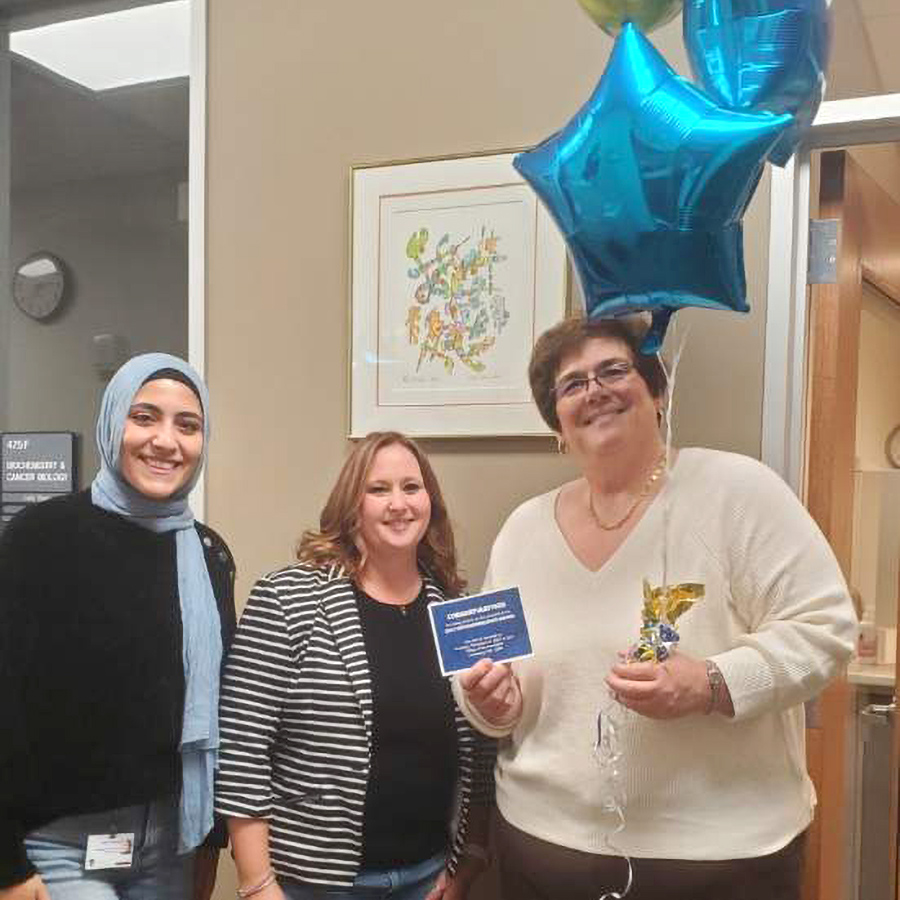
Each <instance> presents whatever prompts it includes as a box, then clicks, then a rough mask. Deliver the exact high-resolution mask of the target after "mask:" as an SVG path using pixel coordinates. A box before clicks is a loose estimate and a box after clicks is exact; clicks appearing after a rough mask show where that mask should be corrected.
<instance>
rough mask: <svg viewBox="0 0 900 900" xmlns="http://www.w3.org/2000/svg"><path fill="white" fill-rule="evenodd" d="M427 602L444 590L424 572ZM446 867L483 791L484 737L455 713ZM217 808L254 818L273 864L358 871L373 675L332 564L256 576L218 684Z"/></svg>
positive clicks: (318, 878) (487, 753)
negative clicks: (263, 825)
mask: <svg viewBox="0 0 900 900" xmlns="http://www.w3.org/2000/svg"><path fill="white" fill-rule="evenodd" d="M425 585H426V594H427V599H428V601H429V602H433V601H441V600H443V599H444V596H443V594H442V592H441V590H440V589H439V588H438V587H437V585H435V584H434V583H433V582H432V581H430V580H428V579H426V581H425ZM456 728H457V734H458V742H457V743H458V748H459V767H458V771H459V781H458V785H457V813H456V816H455V828H454V830H453V839H452V845H451V848H450V858H449V862H448V867H449V868H450V870H451V872H452V871H455V868H456V864H457V860H458V858H459V854H460V851H461V848H462V845H463V843H464V842H465V839H466V829H467V825H468V816H469V809H470V807H471V805H472V804H479V805H480V804H489V803H491V802H492V800H493V794H494V780H493V765H494V755H495V747H494V744H493V742H492V741H491V740H489V739H488V738H485V737H483V736H482V735H480V734H478V733H477V732H476V731H474V730H473V729H472V727H471V726H470V725H469V724H468V722H467V721H466V719H465V718H464V717H463V715H462V713H460V712H459V710H458V709H457V711H456ZM220 731H221V747H220V750H219V771H218V775H217V778H216V810H217V811H218V812H219V813H221V814H223V815H226V816H241V817H251V818H265V819H267V820H268V823H269V850H270V855H271V861H272V866H273V868H274V869H275V872H276V874H278V875H279V876H286V877H288V878H296V879H299V880H301V881H305V882H310V883H313V884H321V885H334V886H337V887H347V886H350V885H352V883H353V880H354V878H355V877H356V875H357V874H358V872H359V868H360V860H361V855H362V835H363V813H364V808H365V802H366V784H367V782H368V778H369V763H370V747H371V740H372V685H371V677H370V672H369V663H368V659H367V657H366V649H365V644H364V641H363V633H362V626H361V624H360V620H359V614H358V611H357V607H356V597H355V594H354V590H353V584H352V582H351V581H350V579H349V578H347V577H346V576H344V575H343V572H342V570H341V569H340V568H339V567H333V568H331V569H321V568H319V569H317V568H312V567H310V566H305V565H294V566H290V567H288V568H285V569H282V570H280V571H278V572H274V573H272V574H270V575H268V576H266V577H265V578H261V579H260V580H259V581H258V582H257V583H256V585H255V587H254V588H253V591H252V592H251V594H250V598H249V600H248V601H247V606H246V608H245V610H244V613H243V615H242V616H241V620H240V624H239V625H238V630H237V634H236V636H235V639H234V643H233V645H232V648H231V652H230V654H229V657H228V663H227V666H226V670H225V676H224V681H223V683H222V690H221V711H220Z"/></svg>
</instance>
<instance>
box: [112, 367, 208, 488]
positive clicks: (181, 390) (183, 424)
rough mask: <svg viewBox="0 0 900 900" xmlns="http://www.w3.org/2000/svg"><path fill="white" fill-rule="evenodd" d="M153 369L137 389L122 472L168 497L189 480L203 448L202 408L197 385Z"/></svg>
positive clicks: (124, 439)
mask: <svg viewBox="0 0 900 900" xmlns="http://www.w3.org/2000/svg"><path fill="white" fill-rule="evenodd" d="M168 374H169V373H167V372H162V373H159V372H158V373H155V375H154V377H153V378H152V379H151V380H150V381H148V382H147V383H146V384H144V385H143V386H142V387H141V389H140V390H139V391H138V392H137V393H136V394H135V395H134V400H133V401H132V403H131V408H130V409H129V411H128V418H127V419H126V422H125V431H124V433H123V435H122V449H121V450H120V452H119V468H120V470H121V472H122V477H123V478H124V479H125V480H126V481H127V482H128V483H129V484H130V485H131V486H132V487H133V488H134V489H135V490H136V491H138V492H139V493H141V494H143V495H144V496H145V497H152V498H154V499H156V500H164V499H166V498H167V497H171V496H172V495H173V494H175V493H176V492H177V491H179V490H180V489H181V488H183V487H184V486H185V485H186V484H187V483H188V482H189V481H190V480H192V478H193V475H194V471H195V470H196V468H197V465H198V463H199V462H200V458H201V455H202V453H203V409H202V408H201V405H200V397H199V396H198V395H197V393H196V391H195V390H194V388H193V385H191V386H190V387H188V386H186V385H185V384H183V383H182V382H180V381H178V380H175V379H173V378H169V377H165V376H167V375H168Z"/></svg>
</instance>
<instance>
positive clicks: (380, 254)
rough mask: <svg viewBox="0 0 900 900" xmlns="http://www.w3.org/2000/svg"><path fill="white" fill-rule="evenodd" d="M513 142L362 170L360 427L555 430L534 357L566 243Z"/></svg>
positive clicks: (354, 269) (356, 356)
mask: <svg viewBox="0 0 900 900" xmlns="http://www.w3.org/2000/svg"><path fill="white" fill-rule="evenodd" d="M514 155H515V154H514V153H499V154H491V155H487V154H485V155H480V156H467V157H457V158H451V159H431V160H423V161H415V162H401V163H393V164H390V165H378V166H356V167H354V168H353V169H352V185H351V201H352V205H351V220H352V256H351V278H350V282H351V351H350V357H351V358H350V436H351V437H362V436H363V435H365V434H367V433H368V432H369V431H375V430H386V429H396V430H398V431H403V432H405V433H407V434H410V435H414V436H419V437H475V436H489V435H546V434H549V430H548V429H547V426H546V425H545V424H544V423H543V422H542V421H541V418H540V416H539V415H538V412H537V409H536V408H535V407H534V404H533V403H532V400H531V392H530V390H529V387H528V374H527V367H528V359H529V356H530V354H531V349H532V347H533V346H534V342H535V340H536V338H537V336H538V335H539V334H540V333H541V332H542V331H544V330H545V329H546V328H548V327H550V326H551V325H553V324H555V323H556V322H558V321H559V320H560V319H561V318H562V317H563V315H564V311H565V295H566V251H565V244H564V242H563V240H562V237H561V236H560V235H559V232H558V231H557V229H556V226H555V225H554V223H553V222H552V220H551V219H550V217H549V215H548V214H547V213H546V212H545V210H544V209H543V207H542V206H541V204H540V203H539V201H538V199H537V197H536V195H535V194H534V193H533V191H532V190H531V188H530V187H529V186H528V185H527V184H526V183H525V182H524V181H523V180H522V178H521V177H520V176H519V175H518V173H517V172H516V171H515V169H513V166H512V160H513V156H514Z"/></svg>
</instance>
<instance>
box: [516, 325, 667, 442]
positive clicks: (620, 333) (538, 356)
mask: <svg viewBox="0 0 900 900" xmlns="http://www.w3.org/2000/svg"><path fill="white" fill-rule="evenodd" d="M643 330H644V329H643V328H639V327H637V326H636V325H635V322H634V320H633V319H588V318H585V317H584V316H572V317H571V318H568V319H563V320H562V322H560V323H559V324H558V325H554V326H553V327H552V328H548V329H547V330H546V331H545V332H544V333H543V334H542V335H541V336H540V337H539V338H538V339H537V342H536V343H535V345H534V350H532V352H531V362H530V363H529V364H528V380H529V382H530V383H531V395H532V397H534V402H535V404H536V405H537V408H538V412H540V414H541V418H542V419H543V420H544V421H545V422H546V423H547V424H548V425H549V426H550V427H551V428H552V429H553V430H554V431H555V432H557V433H559V417H558V416H557V415H556V396H555V394H554V393H553V388H554V387H555V385H556V377H557V375H559V369H560V366H561V365H562V363H563V360H564V359H565V358H566V357H567V356H571V355H572V354H573V353H577V352H578V351H579V350H580V349H581V348H582V347H583V346H584V345H585V344H586V343H587V342H588V341H590V340H592V339H593V338H611V339H613V340H617V341H621V342H622V343H623V344H624V345H625V346H626V347H627V348H628V352H629V353H630V354H631V361H632V362H633V363H634V367H635V369H636V370H637V373H638V374H639V375H640V376H641V378H643V379H644V382H645V383H646V385H647V389H648V390H649V391H650V396H651V397H653V398H658V397H662V395H663V394H665V392H666V384H667V379H666V372H665V369H664V368H663V366H662V363H661V362H660V361H659V357H658V356H656V355H647V354H645V353H641V343H642V342H643V339H644V334H643Z"/></svg>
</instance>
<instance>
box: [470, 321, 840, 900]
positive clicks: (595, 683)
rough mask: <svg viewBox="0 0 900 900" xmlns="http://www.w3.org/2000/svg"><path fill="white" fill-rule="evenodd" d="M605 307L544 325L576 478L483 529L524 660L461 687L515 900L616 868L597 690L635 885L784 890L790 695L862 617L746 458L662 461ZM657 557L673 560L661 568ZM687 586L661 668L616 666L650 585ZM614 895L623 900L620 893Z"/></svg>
mask: <svg viewBox="0 0 900 900" xmlns="http://www.w3.org/2000/svg"><path fill="white" fill-rule="evenodd" d="M639 343H640V341H639V338H638V337H637V336H636V335H634V334H633V333H632V331H631V330H630V329H629V327H627V326H626V325H624V324H622V323H620V322H616V321H596V322H590V321H586V320H582V319H570V320H567V321H565V322H563V323H561V324H560V325H557V326H555V327H554V328H552V329H550V331H548V332H547V333H545V334H544V335H543V336H542V337H541V338H540V339H539V341H538V343H537V345H536V347H535V350H534V354H533V357H532V361H531V367H530V372H529V374H530V379H531V386H532V391H533V394H534V397H535V401H536V403H537V405H538V408H539V409H540V411H541V414H542V415H543V417H544V419H545V421H546V422H547V423H548V424H549V425H550V426H551V428H553V429H554V431H555V432H556V433H557V435H558V437H559V442H560V449H561V451H562V452H568V453H570V454H571V455H572V457H573V459H574V460H575V461H576V462H577V464H578V465H579V467H580V469H581V472H582V477H580V478H578V479H577V480H575V481H572V482H570V483H568V484H565V485H563V486H562V487H560V488H558V489H556V490H553V491H551V492H550V493H548V494H544V495H542V496H539V497H535V498H533V499H531V500H529V501H527V502H526V503H524V504H523V505H522V506H520V507H519V508H518V509H517V510H515V511H514V512H513V513H512V515H511V516H510V517H509V519H508V520H507V522H506V524H505V525H504V526H503V528H502V530H501V532H500V534H499V535H498V537H497V540H496V542H495V544H494V547H493V550H492V553H491V559H490V565H489V569H488V573H487V584H486V585H485V587H486V589H487V588H498V587H505V586H510V585H518V586H519V587H520V589H521V592H522V598H523V602H524V605H525V610H526V615H527V617H528V621H529V626H530V630H531V635H532V641H533V645H534V650H535V655H534V657H533V658H531V659H528V660H524V661H521V662H518V663H515V664H514V666H513V668H512V669H511V668H509V667H507V666H503V665H492V664H491V663H490V662H489V661H486V660H485V661H482V662H481V663H479V664H478V665H477V666H476V667H474V668H473V669H472V670H470V671H469V672H468V673H466V674H465V675H464V676H462V677H461V678H460V681H459V683H458V684H457V686H456V689H457V693H458V695H459V697H460V699H461V702H462V706H463V708H464V710H465V711H466V713H467V715H468V716H469V717H470V719H471V721H472V722H473V723H474V724H475V725H476V727H478V728H479V729H481V730H482V731H483V732H484V733H486V734H489V735H492V736H497V737H504V738H505V740H504V741H503V742H502V743H501V749H500V754H499V757H498V762H497V770H496V777H497V803H498V807H499V811H500V818H499V829H498V853H499V857H500V868H501V874H502V882H503V892H504V897H505V898H507V900H537V898H548V897H552V898H553V900H596V898H597V896H598V895H599V894H603V892H604V891H613V890H619V891H621V890H622V888H623V885H624V882H625V879H626V871H627V870H626V863H625V861H624V860H623V859H622V858H621V857H620V856H617V855H616V854H615V853H614V852H613V850H612V849H611V848H610V845H609V844H607V843H606V841H605V838H606V836H609V835H611V834H612V833H613V831H614V830H615V827H616V825H617V824H618V823H617V819H616V816H615V814H614V813H610V812H604V801H605V800H606V799H607V798H606V797H605V796H604V790H608V789H609V785H608V782H607V787H606V788H604V786H603V781H602V779H601V773H600V769H599V767H598V763H597V758H596V756H595V744H596V742H597V715H598V712H599V711H600V709H601V707H603V706H604V705H605V704H608V703H609V702H610V701H609V697H610V694H612V696H613V697H614V698H615V699H616V700H617V701H618V703H620V704H621V705H622V706H623V707H626V708H627V709H628V710H631V711H632V712H631V713H623V714H621V715H619V716H617V718H619V719H621V721H622V724H621V725H620V727H619V730H618V731H619V737H618V740H619V744H620V748H621V752H622V771H621V773H620V775H619V776H618V777H619V780H620V782H621V784H620V786H621V787H623V788H624V793H625V797H626V802H625V807H624V813H625V828H624V830H623V831H622V832H621V833H619V834H617V835H616V836H615V838H614V846H615V847H616V849H617V850H619V851H621V852H622V853H623V854H625V855H627V856H629V857H631V858H632V860H633V864H634V885H633V888H632V890H631V891H630V893H629V900H657V898H660V900H662V898H665V900H724V898H728V900H750V898H753V900H757V898H762V897H765V898H766V900H798V898H799V896H800V870H801V861H802V844H803V835H804V833H805V831H806V829H807V827H808V826H809V824H810V821H811V819H812V815H813V807H814V804H815V793H814V791H813V787H812V783H811V781H810V779H809V777H808V775H807V773H806V769H805V759H804V710H803V703H804V701H806V700H809V699H810V698H811V697H814V696H815V695H816V694H817V693H818V692H819V691H821V689H822V688H823V686H824V685H825V684H826V683H827V682H828V680H829V679H831V678H833V677H834V676H835V675H836V674H838V673H839V671H840V669H841V667H842V665H843V664H844V662H845V661H846V660H847V658H848V657H849V656H850V653H851V650H852V646H853V635H854V628H855V618H854V613H853V607H852V604H851V601H850V598H849V596H848V593H847V589H846V585H845V583H844V579H843V577H842V575H841V572H840V569H839V567H838V564H837V561H836V560H835V558H834V556H833V554H832V552H831V550H830V548H829V546H828V544H827V542H826V541H825V538H824V537H823V535H822V534H821V532H820V531H819V530H818V528H817V527H816V525H815V523H814V522H813V521H812V519H811V518H810V516H809V515H808V513H807V512H806V510H805V509H804V508H803V506H802V505H801V504H800V503H799V502H798V500H797V499H796V497H795V496H794V495H793V494H792V493H791V491H790V490H789V489H788V487H787V486H786V485H785V484H784V483H783V482H782V481H781V480H780V479H779V478H778V477H777V476H776V475H775V474H773V473H772V472H771V471H770V470H769V469H767V468H765V467H764V466H762V465H761V464H760V463H758V462H756V461H754V460H752V459H749V458H747V457H743V456H738V455H734V454H730V453H722V452H717V451H712V450H703V449H685V450H681V451H680V452H678V453H677V455H675V457H674V459H672V460H671V461H670V462H669V466H668V467H666V465H665V462H666V459H665V447H664V443H663V441H662V438H661V436H660V428H659V423H660V420H661V418H662V414H661V409H662V404H663V402H664V395H665V389H666V379H665V373H664V372H663V370H662V368H661V366H660V364H659V361H658V360H657V359H656V358H655V357H648V356H643V355H641V354H640V352H639V350H638V347H639ZM664 560H665V562H664ZM664 565H665V566H666V574H665V581H666V582H667V583H669V584H675V583H679V582H700V583H702V584H703V585H704V586H705V596H704V597H703V599H701V600H699V601H698V602H697V603H696V604H695V605H694V607H693V608H692V609H691V610H690V611H689V612H687V613H686V614H684V615H683V616H682V618H681V619H680V620H679V623H678V624H679V631H680V637H681V639H680V643H679V644H678V645H677V647H678V649H677V650H675V651H674V652H673V653H672V654H671V656H670V657H669V658H668V659H667V660H665V662H664V663H657V662H646V663H634V662H629V663H625V662H623V660H622V658H621V654H622V652H623V651H626V650H627V649H628V648H629V646H630V645H632V644H633V643H634V642H635V641H636V640H637V638H638V631H639V629H640V625H641V608H642V605H643V595H642V580H643V579H644V578H647V579H648V580H649V581H650V583H651V584H653V585H660V584H661V583H662V581H663V577H664V576H663V567H664ZM611 896H618V894H612V895H611Z"/></svg>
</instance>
